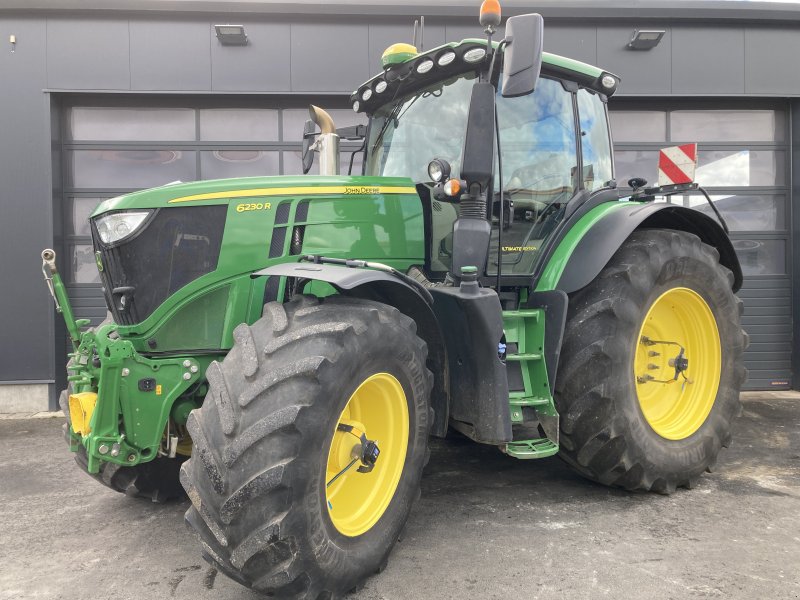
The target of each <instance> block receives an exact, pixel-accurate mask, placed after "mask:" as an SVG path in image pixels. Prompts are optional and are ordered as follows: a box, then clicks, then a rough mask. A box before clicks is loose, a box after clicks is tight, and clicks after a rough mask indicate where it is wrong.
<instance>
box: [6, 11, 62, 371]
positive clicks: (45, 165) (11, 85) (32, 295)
mask: <svg viewBox="0 0 800 600" xmlns="http://www.w3.org/2000/svg"><path fill="white" fill-rule="evenodd" d="M12 34H13V35H16V36H17V47H16V51H15V52H13V53H12V52H10V51H9V48H8V46H7V44H8V38H9V35H12ZM45 36H46V26H45V21H44V20H43V19H37V20H33V19H2V20H0V40H2V41H3V46H2V52H0V73H2V77H3V93H2V94H0V131H2V132H3V134H2V138H3V142H4V143H2V144H0V181H1V182H2V185H1V186H0V244H2V246H0V273H2V275H3V279H4V281H3V288H2V289H3V293H0V331H2V332H3V333H2V339H3V340H4V341H6V342H7V343H4V344H3V345H2V347H0V381H23V380H49V379H52V378H53V374H54V365H53V356H54V347H53V323H54V319H53V315H54V310H53V304H52V300H50V297H49V295H48V294H47V288H46V287H45V285H44V282H43V281H42V273H41V264H42V259H41V258H40V256H39V255H40V252H41V251H42V249H43V248H46V247H49V246H51V245H52V243H53V223H52V220H51V213H52V207H51V194H52V192H51V186H52V180H51V175H50V170H51V169H50V119H49V98H48V96H47V94H44V93H42V89H43V88H45V87H46V85H47V73H46V56H45ZM62 265H63V257H62V260H60V261H59V266H62ZM11 341H13V342H14V343H8V342H11Z"/></svg>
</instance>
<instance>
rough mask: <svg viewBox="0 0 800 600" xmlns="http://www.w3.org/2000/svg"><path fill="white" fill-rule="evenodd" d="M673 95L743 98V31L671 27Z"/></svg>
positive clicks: (736, 28)
mask: <svg viewBox="0 0 800 600" xmlns="http://www.w3.org/2000/svg"><path fill="white" fill-rule="evenodd" d="M672 93H673V94H743V93H744V29H742V28H740V27H735V28H730V29H715V28H710V27H672Z"/></svg>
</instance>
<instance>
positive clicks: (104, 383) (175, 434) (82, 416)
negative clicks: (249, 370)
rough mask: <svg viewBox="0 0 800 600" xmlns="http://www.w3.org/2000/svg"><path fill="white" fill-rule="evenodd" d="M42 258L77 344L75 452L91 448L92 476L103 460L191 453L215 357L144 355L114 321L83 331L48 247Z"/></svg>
mask: <svg viewBox="0 0 800 600" xmlns="http://www.w3.org/2000/svg"><path fill="white" fill-rule="evenodd" d="M42 260H43V263H42V271H43V273H44V277H45V280H46V282H47V285H48V287H49V289H50V292H51V294H52V296H53V299H54V300H55V304H56V311H57V312H59V313H61V314H62V316H63V317H64V322H65V323H66V327H67V332H68V334H69V336H70V340H71V341H72V346H73V352H71V353H70V354H69V357H70V361H69V364H68V366H67V368H68V370H69V371H70V372H71V374H70V375H69V376H68V377H67V380H68V381H69V391H68V394H69V397H68V402H69V403H68V409H69V417H68V421H69V429H68V432H67V434H68V442H69V445H70V450H72V451H73V452H77V451H78V450H79V449H80V446H83V447H84V448H85V449H86V454H87V458H88V466H87V470H88V471H89V473H98V472H99V470H100V466H101V461H106V462H111V463H116V464H119V465H127V466H134V465H138V464H140V463H144V462H148V461H151V460H153V459H154V458H155V457H156V456H170V457H174V456H175V455H176V454H177V453H182V454H188V453H189V451H190V450H189V449H188V447H187V446H188V443H187V442H188V440H189V438H188V435H187V434H186V433H185V429H184V425H185V423H186V419H187V418H188V416H189V412H190V411H191V410H192V409H194V408H197V406H198V403H196V402H195V400H194V398H195V397H198V398H202V397H203V395H205V392H206V389H205V388H206V384H205V382H204V374H205V370H206V367H208V364H209V363H210V362H211V360H212V357H210V356H208V357H207V356H203V357H188V356H186V357H184V356H170V357H166V358H157V359H150V358H146V357H144V356H142V355H141V354H139V353H138V352H136V350H135V349H134V347H133V344H132V343H131V342H130V341H128V340H124V339H121V338H119V337H118V336H117V334H116V330H117V325H115V324H113V323H107V324H103V325H101V326H99V327H98V328H96V329H88V330H86V331H81V330H82V329H83V328H85V327H87V326H88V325H89V320H88V319H79V320H75V318H74V313H73V311H72V307H71V305H70V302H69V297H68V296H67V292H66V288H65V287H64V283H63V282H62V280H61V277H60V276H59V274H58V271H57V269H56V265H55V252H54V251H53V250H45V251H44V252H42Z"/></svg>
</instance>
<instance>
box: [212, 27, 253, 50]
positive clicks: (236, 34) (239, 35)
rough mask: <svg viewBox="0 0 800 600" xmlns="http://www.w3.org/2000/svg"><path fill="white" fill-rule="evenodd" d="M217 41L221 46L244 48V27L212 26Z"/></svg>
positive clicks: (245, 43) (245, 40)
mask: <svg viewBox="0 0 800 600" xmlns="http://www.w3.org/2000/svg"><path fill="white" fill-rule="evenodd" d="M214 30H215V31H216V32H217V39H218V40H219V43H220V44H222V45H223V46H246V45H247V34H246V33H245V32H244V25H214Z"/></svg>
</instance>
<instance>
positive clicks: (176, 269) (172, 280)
mask: <svg viewBox="0 0 800 600" xmlns="http://www.w3.org/2000/svg"><path fill="white" fill-rule="evenodd" d="M226 213H227V207H226V206H225V205H222V204H220V205H214V206H181V207H174V208H162V209H159V210H158V211H156V213H155V214H154V215H153V216H152V217H151V218H149V219H148V220H147V222H146V223H145V224H144V225H143V226H142V229H141V230H138V231H137V232H136V233H135V234H134V235H132V236H131V237H130V238H128V239H125V240H123V241H122V242H120V243H117V244H103V243H102V242H101V241H100V237H99V236H98V235H97V229H96V226H95V223H94V221H92V237H93V239H94V247H95V250H96V251H97V252H100V256H101V259H102V264H103V270H102V272H101V273H100V276H101V279H102V282H103V287H104V288H105V295H106V304H108V308H109V310H110V311H111V313H112V314H113V315H114V321H115V322H117V323H119V324H121V325H135V324H136V323H141V322H142V321H144V320H145V319H146V318H147V317H149V316H150V315H151V314H152V313H153V311H154V310H155V309H156V308H158V307H159V306H160V305H161V304H162V303H163V302H164V300H166V299H167V298H169V297H170V296H171V295H172V294H174V293H175V292H177V291H178V290H179V289H180V288H182V287H184V286H185V285H187V284H189V283H191V282H192V281H194V280H195V279H197V278H199V277H202V276H203V275H206V274H207V273H211V272H212V271H214V270H215V269H216V268H217V261H218V260H219V252H220V247H221V245H222V234H223V232H224V230H225V217H226Z"/></svg>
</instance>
